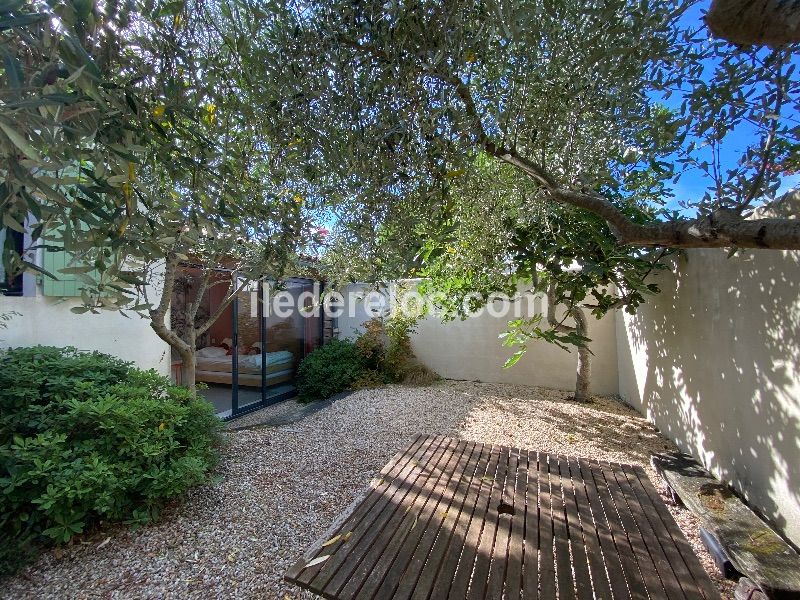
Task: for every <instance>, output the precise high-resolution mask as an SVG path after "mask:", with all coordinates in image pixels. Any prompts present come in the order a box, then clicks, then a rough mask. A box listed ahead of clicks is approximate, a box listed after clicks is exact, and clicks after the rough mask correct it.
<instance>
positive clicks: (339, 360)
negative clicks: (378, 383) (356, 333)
mask: <svg viewBox="0 0 800 600" xmlns="http://www.w3.org/2000/svg"><path fill="white" fill-rule="evenodd" d="M364 371H366V364H365V360H364V357H363V356H362V355H361V353H360V352H359V350H358V348H356V346H355V344H353V342H350V341H348V340H331V341H330V342H328V343H327V344H325V345H324V346H320V347H319V348H317V349H316V350H314V351H313V352H312V353H311V354H309V355H308V356H306V357H305V358H304V359H303V362H301V363H300V366H299V367H298V369H297V394H298V396H299V398H300V400H301V401H302V402H312V401H314V400H323V399H325V398H330V397H331V396H333V395H334V394H338V393H339V392H343V391H345V390H347V389H349V388H350V387H351V386H352V385H353V383H354V382H355V381H356V380H357V379H358V378H359V377H361V376H362V375H363V374H364Z"/></svg>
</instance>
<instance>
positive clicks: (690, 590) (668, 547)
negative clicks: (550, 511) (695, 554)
mask: <svg viewBox="0 0 800 600" xmlns="http://www.w3.org/2000/svg"><path fill="white" fill-rule="evenodd" d="M614 471H615V473H616V476H617V480H622V479H623V478H624V480H625V482H626V493H629V494H632V495H633V498H632V499H631V501H630V502H629V504H635V505H636V506H637V507H638V513H639V514H640V515H641V516H642V517H643V518H644V519H645V521H644V524H643V525H640V526H639V529H640V531H642V532H643V533H644V532H648V533H647V535H646V537H645V541H646V542H647V544H648V550H649V551H650V554H651V555H652V556H656V555H657V556H658V557H659V560H660V561H664V562H666V563H667V564H668V565H669V569H670V571H671V572H672V573H673V575H671V576H670V575H667V577H668V581H664V576H663V575H662V581H664V584H665V587H666V588H667V591H669V590H670V589H672V588H671V586H675V585H677V587H678V588H680V593H681V594H682V595H683V597H685V598H686V599H687V600H703V595H702V593H701V592H700V590H699V589H698V588H697V585H696V583H695V582H694V581H693V579H694V578H693V577H692V574H691V573H690V572H689V569H688V568H687V567H686V564H685V563H684V561H683V558H681V556H680V553H679V552H678V550H677V548H676V546H675V542H674V541H673V539H672V535H671V532H670V531H669V529H668V528H667V526H666V525H665V524H664V522H663V521H662V520H661V517H660V516H659V515H658V513H657V512H655V511H654V510H653V507H652V506H651V504H650V499H649V498H648V497H647V494H646V493H645V491H644V488H643V487H642V486H641V484H640V483H639V476H638V473H637V472H636V471H637V469H635V468H634V467H631V466H629V465H614ZM638 518H639V517H638V516H637V519H638ZM675 527H676V528H677V525H675ZM651 544H653V545H655V546H656V547H655V548H652V549H651V547H650V546H651ZM663 568H664V570H665V571H666V568H665V567H663ZM672 581H674V583H672ZM674 593H675V597H676V598H680V597H681V596H680V595H678V592H674Z"/></svg>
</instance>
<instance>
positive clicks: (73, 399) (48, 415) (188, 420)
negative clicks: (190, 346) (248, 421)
mask: <svg viewBox="0 0 800 600" xmlns="http://www.w3.org/2000/svg"><path fill="white" fill-rule="evenodd" d="M219 430H220V421H219V419H217V417H216V416H215V415H214V410H213V407H212V406H211V405H210V404H209V403H208V402H206V401H205V400H202V399H198V398H195V397H194V396H193V395H192V394H191V393H190V392H189V391H188V390H186V389H183V388H179V387H176V386H173V385H171V384H170V382H169V380H168V379H166V378H165V377H162V376H160V375H158V374H157V373H155V372H154V371H140V370H137V369H135V368H133V367H132V365H131V364H129V363H126V362H123V361H121V360H119V359H116V358H113V357H111V356H107V355H104V354H100V353H98V352H94V353H83V352H79V351H77V350H75V349H74V348H52V347H43V346H37V347H33V348H17V349H13V350H9V351H6V352H3V353H2V354H0V536H2V538H3V539H4V540H6V542H5V543H3V544H2V546H0V565H2V566H0V575H5V574H8V573H9V572H11V571H12V570H13V569H15V568H16V567H17V566H19V564H20V562H21V560H24V559H26V558H30V557H31V556H32V555H33V554H34V553H35V551H36V548H37V547H40V546H42V545H44V544H48V543H63V542H67V541H69V540H70V539H71V538H72V537H73V536H75V535H76V534H79V533H82V532H84V531H86V529H87V527H89V526H91V525H93V524H95V523H97V522H99V521H101V520H105V521H122V522H126V523H144V522H147V521H149V520H151V519H153V518H155V517H157V516H158V514H159V509H160V508H161V507H162V506H163V505H164V502H165V501H166V500H167V499H169V498H173V497H176V496H179V495H180V494H182V493H183V492H185V491H186V490H187V489H188V488H189V487H191V486H194V485H197V484H200V483H203V482H205V481H208V479H209V473H210V470H211V468H212V467H213V466H214V464H215V462H216V460H217V451H216V446H217V444H218V442H219V439H220V437H219Z"/></svg>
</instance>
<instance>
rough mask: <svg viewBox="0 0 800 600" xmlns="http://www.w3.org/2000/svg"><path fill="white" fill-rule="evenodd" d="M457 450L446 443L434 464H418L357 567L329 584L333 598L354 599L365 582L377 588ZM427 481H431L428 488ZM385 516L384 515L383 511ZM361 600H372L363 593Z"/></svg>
mask: <svg viewBox="0 0 800 600" xmlns="http://www.w3.org/2000/svg"><path fill="white" fill-rule="evenodd" d="M457 448H458V442H457V441H456V440H449V441H448V442H447V443H446V444H445V445H444V446H443V450H442V452H441V453H440V454H439V455H438V456H437V458H436V462H435V463H434V462H430V463H428V464H420V465H419V466H418V469H419V470H420V472H419V474H418V476H417V479H416V482H415V485H414V487H413V489H412V490H411V493H410V494H408V495H407V496H406V497H405V498H403V500H402V501H400V502H398V503H395V504H394V506H393V507H392V508H393V510H392V512H391V514H389V517H388V519H385V520H384V521H382V522H381V525H380V527H379V529H380V531H378V532H376V533H377V535H376V536H374V539H373V541H372V543H371V544H370V546H369V548H368V552H366V553H365V554H364V555H363V556H360V557H359V558H360V560H359V565H358V567H357V568H356V569H355V570H353V571H352V572H351V573H350V575H347V576H344V574H342V575H340V576H337V577H336V578H334V579H333V580H331V583H330V588H331V590H333V593H334V594H335V595H336V597H337V598H340V599H343V600H344V599H349V598H355V597H356V596H357V594H358V593H359V591H360V590H361V588H362V586H363V585H364V584H365V583H366V582H367V580H369V581H370V582H371V588H367V589H375V586H376V585H380V582H381V581H382V578H383V574H384V573H385V572H386V570H387V569H388V568H390V567H391V562H392V561H391V559H390V558H387V557H391V556H393V553H395V552H396V551H397V549H398V548H399V546H400V545H401V544H402V543H403V541H404V540H405V537H406V536H407V535H408V533H409V532H410V531H411V530H412V529H414V528H415V527H416V526H417V525H418V524H419V517H420V515H419V511H420V510H423V509H424V507H425V504H426V503H427V502H428V499H429V498H430V495H431V494H433V493H435V491H436V483H438V481H439V480H440V479H441V478H442V477H444V476H445V471H446V469H447V466H448V465H449V464H450V463H451V462H452V460H453V457H454V455H455V453H456V450H457ZM431 478H435V479H434V481H435V483H434V485H433V486H431V485H430V482H431ZM387 512H388V511H387ZM364 596H365V598H371V597H374V596H373V594H371V593H369V592H367V593H365V594H364Z"/></svg>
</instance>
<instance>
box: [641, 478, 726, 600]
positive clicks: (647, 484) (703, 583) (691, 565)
mask: <svg viewBox="0 0 800 600" xmlns="http://www.w3.org/2000/svg"><path fill="white" fill-rule="evenodd" d="M631 469H632V470H633V473H634V474H635V475H636V476H637V479H638V480H639V485H641V486H642V488H643V489H644V492H645V494H646V495H647V497H648V498H649V499H650V507H651V508H652V509H653V510H655V512H656V514H658V516H659V517H660V518H661V522H662V523H664V525H665V526H666V528H667V531H668V532H669V534H670V537H671V538H672V542H673V544H675V547H676V549H677V551H678V553H679V554H680V555H681V558H682V559H683V562H684V564H685V565H686V568H687V569H688V570H689V573H691V575H692V578H693V580H694V583H695V585H696V586H697V589H698V590H699V591H700V593H701V594H702V595H703V597H704V598H706V600H711V599H712V598H713V599H716V598H719V592H718V590H717V587H716V586H715V585H714V582H713V581H711V578H710V577H709V576H708V573H706V571H705V569H703V566H702V565H701V564H700V561H698V560H696V557H695V555H694V551H693V550H692V547H691V545H690V544H689V542H688V540H687V539H686V537H685V536H684V535H683V532H682V531H681V530H680V528H679V527H678V524H677V523H676V522H675V519H674V518H673V517H672V515H671V514H670V512H669V509H668V508H667V507H666V505H665V504H664V502H663V501H662V500H661V496H660V495H659V493H658V491H657V490H656V488H655V486H654V485H653V482H652V481H650V479H649V478H648V477H647V474H646V473H645V472H644V470H643V469H633V468H632V467H631Z"/></svg>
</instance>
